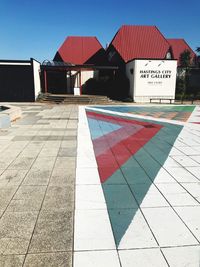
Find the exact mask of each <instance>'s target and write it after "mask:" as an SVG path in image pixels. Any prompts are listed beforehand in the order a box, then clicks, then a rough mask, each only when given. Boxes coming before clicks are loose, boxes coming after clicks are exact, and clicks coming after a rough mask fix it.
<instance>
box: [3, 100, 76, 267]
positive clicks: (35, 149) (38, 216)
mask: <svg viewBox="0 0 200 267" xmlns="http://www.w3.org/2000/svg"><path fill="white" fill-rule="evenodd" d="M17 106H20V107H21V108H22V118H21V119H20V120H17V121H16V122H15V123H13V124H12V127H10V128H8V129H1V130H0V153H1V157H0V266H9V267H12V266H13V267H21V266H25V267H28V266H37V267H39V266H44V267H45V266H48V267H51V266H53V267H56V266H72V257H73V255H72V249H73V224H74V219H73V218H74V186H75V184H74V183H75V165H76V146H77V123H78V107H77V106H74V105H67V106H64V105H59V106H57V105H43V104H23V103H22V104H17Z"/></svg>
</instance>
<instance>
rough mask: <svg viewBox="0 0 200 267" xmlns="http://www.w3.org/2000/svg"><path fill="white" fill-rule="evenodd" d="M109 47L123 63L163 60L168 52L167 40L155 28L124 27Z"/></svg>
mask: <svg viewBox="0 0 200 267" xmlns="http://www.w3.org/2000/svg"><path fill="white" fill-rule="evenodd" d="M111 45H113V46H114V47H115V49H116V50H117V51H118V53H119V54H120V56H121V57H122V59H123V60H124V61H125V62H128V61H130V60H132V59H136V58H155V59H163V58H165V57H166V54H167V52H168V51H169V44H168V42H167V40H166V39H165V38H164V36H163V35H162V34H161V32H160V31H159V30H158V28H157V27H156V26H135V25H124V26H122V27H121V28H120V29H119V31H118V32H117V33H116V35H115V37H114V38H113V40H112V42H111Z"/></svg>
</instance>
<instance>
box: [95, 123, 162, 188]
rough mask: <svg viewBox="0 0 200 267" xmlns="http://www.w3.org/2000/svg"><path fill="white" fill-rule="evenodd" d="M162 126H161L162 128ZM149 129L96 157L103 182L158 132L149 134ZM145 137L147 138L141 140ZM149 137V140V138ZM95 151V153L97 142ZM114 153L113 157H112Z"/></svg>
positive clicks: (144, 129)
mask: <svg viewBox="0 0 200 267" xmlns="http://www.w3.org/2000/svg"><path fill="white" fill-rule="evenodd" d="M161 127H162V126H160V128H161ZM148 130H149V129H147V128H143V129H141V130H140V131H139V132H138V133H137V134H133V135H131V136H129V137H128V138H127V139H125V140H122V141H120V142H119V143H117V144H116V145H114V146H113V147H112V148H111V149H108V150H107V151H106V152H104V153H103V154H102V155H99V156H97V157H96V159H97V164H98V167H99V175H100V180H101V182H102V183H103V182H105V181H106V180H107V179H108V178H109V177H110V176H111V175H112V174H113V173H114V172H115V171H116V170H117V169H119V168H120V167H121V165H123V164H124V163H125V162H126V161H127V160H128V159H129V158H130V157H131V156H132V155H134V154H135V153H136V152H137V151H138V150H139V149H140V148H141V147H143V146H144V145H145V144H146V143H147V142H148V141H149V140H150V139H151V138H152V137H153V136H154V135H155V134H156V133H157V132H158V131H159V129H158V128H154V131H152V129H151V131H150V132H149V133H147V132H148ZM142 136H145V138H141V137H142ZM147 136H148V138H147ZM93 143H94V151H95V142H93ZM111 153H112V155H111Z"/></svg>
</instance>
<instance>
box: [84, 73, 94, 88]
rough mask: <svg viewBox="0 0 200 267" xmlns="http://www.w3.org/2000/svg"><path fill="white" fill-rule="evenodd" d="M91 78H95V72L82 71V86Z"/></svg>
mask: <svg viewBox="0 0 200 267" xmlns="http://www.w3.org/2000/svg"><path fill="white" fill-rule="evenodd" d="M91 78H94V71H93V70H87V71H82V72H81V85H82V84H84V83H85V82H86V81H87V80H89V79H91Z"/></svg>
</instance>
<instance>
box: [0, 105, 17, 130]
mask: <svg viewBox="0 0 200 267" xmlns="http://www.w3.org/2000/svg"><path fill="white" fill-rule="evenodd" d="M4 107H6V108H7V109H5V110H3V111H1V112H0V128H8V127H10V125H11V122H12V121H15V120H16V119H19V118H20V117H21V115H22V111H21V108H20V107H14V106H10V105H6V106H5V105H4Z"/></svg>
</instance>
